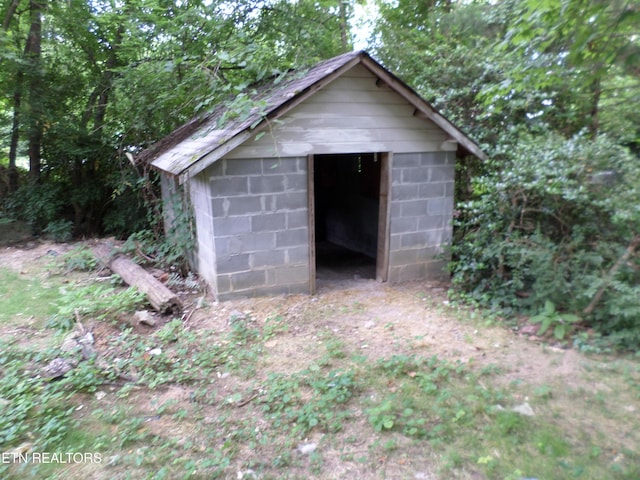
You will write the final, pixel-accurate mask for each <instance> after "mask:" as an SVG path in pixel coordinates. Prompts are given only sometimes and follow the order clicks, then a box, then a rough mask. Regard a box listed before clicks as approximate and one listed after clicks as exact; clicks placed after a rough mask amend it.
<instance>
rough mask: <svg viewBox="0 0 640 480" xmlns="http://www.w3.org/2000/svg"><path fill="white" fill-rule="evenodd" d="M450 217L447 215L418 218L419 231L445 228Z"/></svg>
mask: <svg viewBox="0 0 640 480" xmlns="http://www.w3.org/2000/svg"><path fill="white" fill-rule="evenodd" d="M448 218H449V217H448V216H446V215H425V216H422V217H419V218H418V230H436V229H440V228H444V227H445V226H446V224H445V222H446V220H447V219H448Z"/></svg>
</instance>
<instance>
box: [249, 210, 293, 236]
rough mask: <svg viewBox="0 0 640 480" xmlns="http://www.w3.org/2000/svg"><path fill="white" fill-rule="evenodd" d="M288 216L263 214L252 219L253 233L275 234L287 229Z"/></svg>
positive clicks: (283, 214) (282, 213)
mask: <svg viewBox="0 0 640 480" xmlns="http://www.w3.org/2000/svg"><path fill="white" fill-rule="evenodd" d="M286 224H287V215H286V214H285V213H284V212H281V213H263V214H261V215H254V216H252V217H251V231H252V232H273V231H276V230H283V229H285V228H286Z"/></svg>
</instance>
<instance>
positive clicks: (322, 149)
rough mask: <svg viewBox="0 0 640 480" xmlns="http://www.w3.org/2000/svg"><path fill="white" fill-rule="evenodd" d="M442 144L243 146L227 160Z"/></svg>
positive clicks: (432, 148) (431, 148)
mask: <svg viewBox="0 0 640 480" xmlns="http://www.w3.org/2000/svg"><path fill="white" fill-rule="evenodd" d="M440 146H441V142H429V141H425V142H411V141H407V142H399V141H393V142H372V141H361V142H342V143H336V142H334V143H327V144H314V143H308V142H307V143H305V142H295V143H294V142H292V143H278V150H277V151H276V150H275V148H274V146H273V145H271V146H270V147H269V148H267V149H265V148H263V147H261V146H252V145H250V144H249V145H247V146H244V145H243V146H241V147H238V148H236V149H235V150H234V151H233V152H230V153H229V154H228V155H227V157H226V158H281V157H305V156H307V155H310V154H312V153H313V154H316V155H320V154H329V153H375V152H384V151H387V152H395V153H421V152H439V151H441V148H440Z"/></svg>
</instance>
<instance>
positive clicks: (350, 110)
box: [291, 102, 420, 124]
mask: <svg viewBox="0 0 640 480" xmlns="http://www.w3.org/2000/svg"><path fill="white" fill-rule="evenodd" d="M414 110H415V109H414V107H413V106H411V105H409V104H408V103H405V104H396V105H377V104H375V103H367V102H363V103H346V102H322V103H315V104H305V105H302V106H301V107H300V108H298V109H296V110H295V112H292V113H291V115H292V116H293V117H294V118H299V117H301V116H303V117H304V116H306V117H309V116H314V117H320V116H324V117H327V118H338V117H344V116H354V117H363V116H373V117H386V118H393V117H407V118H409V117H412V118H414V119H415V120H416V122H418V124H420V123H419V122H420V119H419V118H417V117H415V116H414V115H413V112H414Z"/></svg>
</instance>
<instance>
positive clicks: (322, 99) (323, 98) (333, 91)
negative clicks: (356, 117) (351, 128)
mask: <svg viewBox="0 0 640 480" xmlns="http://www.w3.org/2000/svg"><path fill="white" fill-rule="evenodd" d="M332 87H333V86H332ZM318 103H320V104H323V103H372V104H375V105H409V103H408V102H407V101H406V100H405V99H404V98H402V97H401V96H400V95H398V94H397V93H395V92H391V91H384V90H379V89H376V90H373V91H366V90H342V89H338V88H328V89H325V90H322V91H320V92H318V93H317V94H316V95H314V96H313V97H311V98H310V99H309V100H308V101H307V104H309V105H315V104H318Z"/></svg>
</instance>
